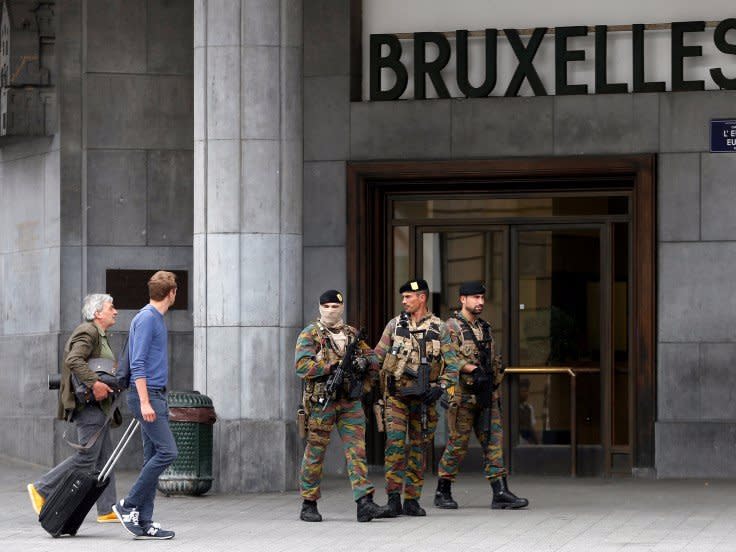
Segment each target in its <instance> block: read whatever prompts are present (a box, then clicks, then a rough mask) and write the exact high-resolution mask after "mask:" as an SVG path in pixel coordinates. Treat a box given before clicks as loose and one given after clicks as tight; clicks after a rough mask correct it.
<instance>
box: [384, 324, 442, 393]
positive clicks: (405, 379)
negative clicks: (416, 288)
mask: <svg viewBox="0 0 736 552" xmlns="http://www.w3.org/2000/svg"><path fill="white" fill-rule="evenodd" d="M441 323H442V321H441V320H440V319H439V318H438V317H436V316H434V315H431V316H429V317H427V318H425V319H424V320H423V321H422V323H421V324H420V325H419V326H417V327H416V328H415V329H411V328H410V327H409V320H408V317H406V318H404V317H399V320H398V321H397V323H396V327H395V328H394V333H393V336H392V338H391V349H389V352H388V353H387V354H386V358H385V359H384V361H383V366H382V368H381V373H382V378H381V379H382V381H386V382H387V385H388V387H389V391H390V392H391V391H395V390H396V389H398V388H400V387H407V386H411V385H413V383H414V378H411V377H409V376H407V375H406V373H407V371H411V372H413V373H414V374H416V373H417V370H418V368H419V365H420V363H421V358H420V355H421V349H422V347H424V348H425V354H426V358H427V363H428V364H429V367H430V370H429V381H430V382H436V381H437V379H438V378H439V375H440V370H441V368H442V350H441V346H440V324H441Z"/></svg>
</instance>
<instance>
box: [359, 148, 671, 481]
mask: <svg viewBox="0 0 736 552" xmlns="http://www.w3.org/2000/svg"><path fill="white" fill-rule="evenodd" d="M655 167H656V156H655V155H654V154H638V155H622V156H581V157H549V158H544V157H535V158H515V159H491V160H467V161H455V160H453V161H390V162H384V161H376V162H348V163H347V239H346V264H347V294H348V297H349V298H351V299H350V301H349V302H348V313H347V314H348V319H349V320H351V321H355V323H358V324H360V325H362V326H364V327H366V328H368V331H369V334H370V337H371V339H374V340H375V339H377V337H378V336H379V335H380V331H381V329H382V328H383V325H384V324H385V322H386V320H379V316H380V310H381V305H382V298H383V297H386V294H387V293H395V290H388V289H386V287H387V283H386V282H385V281H384V275H383V274H382V273H381V263H380V262H374V261H373V260H374V259H379V258H380V256H381V255H382V251H383V245H384V243H385V241H386V239H387V236H385V228H386V224H385V222H386V221H385V197H386V194H387V193H392V192H398V191H402V192H408V193H412V192H417V193H419V192H421V193H427V192H432V191H440V190H447V187H448V186H452V187H453V190H457V192H458V193H462V192H463V191H469V190H471V189H473V190H477V189H478V187H479V186H481V187H482V189H485V190H489V191H491V190H499V191H500V190H504V191H509V190H514V189H515V188H519V187H521V186H524V185H529V184H530V183H534V182H544V183H545V184H550V187H549V190H550V191H553V190H554V189H555V186H556V185H559V186H562V185H570V184H571V183H572V184H573V185H574V184H575V183H577V185H578V187H579V188H580V189H584V188H590V189H594V187H593V183H595V182H605V180H606V179H612V178H616V179H619V180H621V179H624V180H627V181H628V182H630V186H631V189H632V197H633V199H632V203H633V205H632V235H633V239H632V244H633V248H632V252H631V255H632V264H633V269H634V270H633V273H632V274H631V280H630V281H631V283H632V288H633V289H632V306H633V307H634V309H633V312H632V319H631V322H632V327H631V336H632V340H631V344H630V346H631V351H630V358H632V359H633V362H632V364H633V366H632V369H633V373H634V379H635V399H634V401H633V412H632V416H633V420H634V432H633V435H632V442H631V445H632V448H633V455H632V460H633V465H634V468H638V469H647V468H654V420H655V414H656V379H655V366H656V364H655V361H656V266H657V265H656V195H655V178H656V175H655ZM556 183H557V184H556Z"/></svg>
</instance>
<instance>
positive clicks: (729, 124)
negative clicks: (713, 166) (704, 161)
mask: <svg viewBox="0 0 736 552" xmlns="http://www.w3.org/2000/svg"><path fill="white" fill-rule="evenodd" d="M710 151H711V152H712V153H718V152H729V151H730V152H736V119H712V120H711V122H710Z"/></svg>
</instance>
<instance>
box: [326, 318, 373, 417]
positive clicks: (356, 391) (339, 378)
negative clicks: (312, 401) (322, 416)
mask: <svg viewBox="0 0 736 552" xmlns="http://www.w3.org/2000/svg"><path fill="white" fill-rule="evenodd" d="M364 339H365V332H364V331H363V330H362V329H361V330H360V331H359V332H358V335H356V336H355V338H353V339H352V340H351V341H350V342H349V343H348V345H347V347H345V355H344V356H343V357H342V359H341V360H340V363H339V364H338V365H337V368H335V369H334V370H333V371H332V373H331V374H330V376H329V377H328V378H327V382H326V383H325V394H326V395H327V401H326V402H325V405H324V406H323V407H322V409H323V410H324V409H325V408H327V405H328V404H330V398H331V397H332V395H333V394H335V393H337V397H338V398H339V395H340V393H341V392H342V387H343V382H344V381H345V378H347V379H348V381H349V382H350V389H349V391H348V397H349V398H351V399H353V400H355V399H359V398H360V396H361V395H362V393H363V372H362V370H360V369H359V368H358V366H356V360H357V359H358V355H357V353H358V347H359V345H360V342H361V341H363V340H364Z"/></svg>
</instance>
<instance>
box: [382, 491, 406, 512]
mask: <svg viewBox="0 0 736 552" xmlns="http://www.w3.org/2000/svg"><path fill="white" fill-rule="evenodd" d="M386 506H388V507H389V508H391V511H392V512H393V513H394V517H396V516H400V515H401V514H402V513H403V510H402V509H401V495H400V494H399V493H390V494H389V495H388V504H386Z"/></svg>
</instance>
